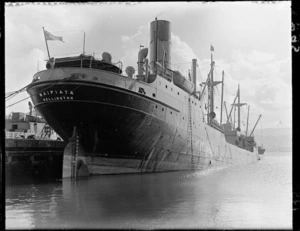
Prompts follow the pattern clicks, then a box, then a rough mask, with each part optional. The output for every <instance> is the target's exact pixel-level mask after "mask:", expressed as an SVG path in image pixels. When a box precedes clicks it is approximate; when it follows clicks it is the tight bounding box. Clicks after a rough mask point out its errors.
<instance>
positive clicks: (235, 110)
mask: <svg viewBox="0 0 300 231" xmlns="http://www.w3.org/2000/svg"><path fill="white" fill-rule="evenodd" d="M235 114H236V106H235V105H234V112H233V129H235Z"/></svg>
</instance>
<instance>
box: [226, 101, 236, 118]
mask: <svg viewBox="0 0 300 231" xmlns="http://www.w3.org/2000/svg"><path fill="white" fill-rule="evenodd" d="M236 98H237V95H236V96H235V98H234V100H233V104H231V105H232V106H231V109H230V112H229V117H228V119H227V122H228V121H229V118H231V113H232V109H233V107H234V105H235V101H236Z"/></svg>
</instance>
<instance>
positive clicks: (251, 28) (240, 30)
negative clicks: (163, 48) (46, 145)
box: [4, 1, 292, 128]
mask: <svg viewBox="0 0 300 231" xmlns="http://www.w3.org/2000/svg"><path fill="white" fill-rule="evenodd" d="M4 14H5V92H6V93H8V92H12V91H16V90H19V89H21V88H23V87H25V86H26V85H28V84H29V83H30V82H31V81H32V77H33V75H34V74H35V73H36V72H37V71H41V70H44V69H45V64H46V62H45V60H47V59H48V54H47V49H46V44H45V39H44V34H43V29H42V28H43V27H44V29H45V30H47V31H49V32H50V33H52V34H53V35H56V36H62V37H63V40H64V42H60V41H48V46H49V51H50V55H51V57H62V56H64V55H79V54H80V53H82V52H83V38H84V33H85V52H86V53H91V54H92V53H95V55H96V57H99V58H100V57H101V54H102V53H103V52H109V53H110V54H111V55H112V61H113V62H118V61H122V63H123V70H125V68H126V67H127V66H129V65H130V66H133V67H135V69H137V68H136V67H137V56H138V51H139V46H140V45H143V46H145V47H149V35H150V32H149V30H150V22H151V21H153V20H154V19H155V17H157V18H158V19H161V20H167V21H169V22H171V63H172V68H173V69H177V70H179V71H181V73H183V74H184V75H187V73H188V70H189V69H191V60H192V59H194V58H196V59H197V64H198V68H197V76H198V77H197V78H198V79H197V81H198V83H201V82H205V80H206V77H207V74H208V72H209V69H210V55H211V51H210V46H211V45H212V46H213V47H214V52H213V57H214V61H215V65H216V67H215V74H214V79H215V80H221V78H222V71H223V70H224V72H225V81H224V82H225V87H224V100H225V101H226V103H227V107H228V110H229V107H230V104H231V103H232V102H233V99H234V96H235V94H236V91H237V87H238V84H239V85H240V91H241V102H245V103H247V105H249V106H250V117H249V125H250V128H251V127H253V126H254V124H255V122H256V120H257V118H258V116H259V114H262V120H261V121H260V122H261V126H263V128H278V127H292V84H291V82H292V76H291V2H290V1H278V2H276V1H275V2H265V3H262V2H144V3H132V2H128V3H116V2H111V3H81V4H80V3H77V4H74V3H60V4H59V3H51V4H50V3H48V4H45V3H26V4H23V5H19V6H11V5H8V4H6V6H5V13H4ZM199 89H200V87H199V88H198V90H199ZM220 94H221V86H218V87H217V89H216V97H215V99H216V104H219V102H220V99H219V98H220V97H218V96H220ZM27 97H28V98H27ZM26 98H27V99H26ZM22 99H25V100H24V101H22V102H20V103H17V102H18V101H20V100H22ZM29 101H30V98H29V95H28V94H27V92H26V91H25V92H22V93H19V94H18V95H17V96H16V97H14V98H12V99H10V100H8V101H6V102H5V104H6V108H5V111H6V112H5V113H6V115H8V114H9V113H11V112H29V107H28V102H29ZM15 103H16V104H15ZM12 104H14V105H12ZM10 105H12V106H10ZM246 114H247V107H246V106H244V107H242V118H243V119H244V120H245V119H246ZM242 126H245V123H243V124H242ZM261 126H260V127H261Z"/></svg>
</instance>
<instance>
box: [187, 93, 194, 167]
mask: <svg viewBox="0 0 300 231" xmlns="http://www.w3.org/2000/svg"><path fill="white" fill-rule="evenodd" d="M188 101H189V103H188V129H187V134H188V144H190V145H191V155H192V159H191V164H192V169H194V164H195V163H194V152H193V130H192V103H191V96H189V100H188Z"/></svg>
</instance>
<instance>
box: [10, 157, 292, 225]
mask: <svg viewBox="0 0 300 231" xmlns="http://www.w3.org/2000/svg"><path fill="white" fill-rule="evenodd" d="M5 194H6V195H5V197H6V228H7V229H18V228H22V229H55V228H59V229H62V228H65V229H77V228H80V229H92V228H133V229H158V228H168V229H169V228H171V229H172V228H184V229H190V228H197V229H205V228H213V229H236V228H246V229H265V228H267V229H291V228H292V155H291V153H265V155H263V156H262V159H261V160H260V161H258V162H257V163H253V164H247V165H238V166H230V167H222V168H212V169H208V170H205V171H197V172H193V171H189V172H168V173H153V174H141V175H139V174H129V175H107V176H95V177H90V178H83V179H79V180H78V181H76V182H74V181H72V180H65V179H64V180H59V181H47V182H45V180H42V181H41V180H40V181H36V180H29V181H24V180H23V179H20V182H16V181H14V182H7V185H6V189H5Z"/></svg>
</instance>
